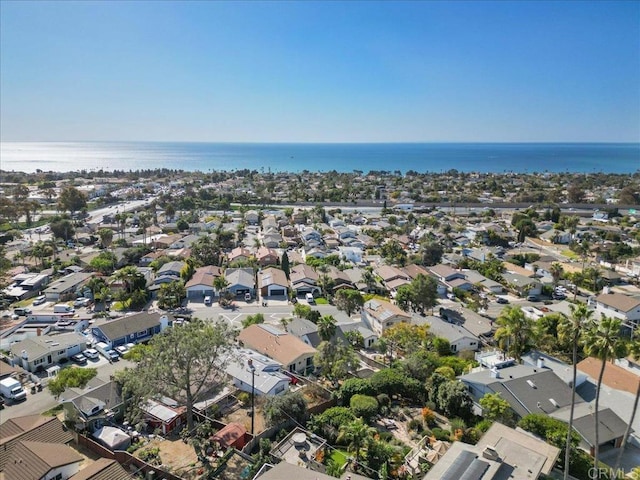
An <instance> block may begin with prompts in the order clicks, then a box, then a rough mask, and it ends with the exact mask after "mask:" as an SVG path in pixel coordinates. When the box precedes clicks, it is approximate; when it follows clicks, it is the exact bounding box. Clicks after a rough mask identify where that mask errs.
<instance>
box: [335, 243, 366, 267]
mask: <svg viewBox="0 0 640 480" xmlns="http://www.w3.org/2000/svg"><path fill="white" fill-rule="evenodd" d="M338 252H340V258H341V259H343V260H344V261H345V262H352V263H362V255H363V254H364V252H363V251H362V248H361V247H344V246H342V247H338Z"/></svg>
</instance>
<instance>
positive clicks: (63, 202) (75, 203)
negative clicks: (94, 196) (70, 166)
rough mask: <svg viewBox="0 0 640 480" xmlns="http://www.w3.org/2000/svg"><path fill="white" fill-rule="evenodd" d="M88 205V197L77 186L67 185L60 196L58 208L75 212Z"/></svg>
mask: <svg viewBox="0 0 640 480" xmlns="http://www.w3.org/2000/svg"><path fill="white" fill-rule="evenodd" d="M86 207H87V197H86V196H85V194H84V193H82V192H81V191H80V190H78V189H77V188H75V187H65V188H64V189H62V192H60V196H59V197H58V208H59V209H60V211H62V212H69V213H71V215H73V214H74V213H75V212H78V211H80V210H82V209H83V208H86Z"/></svg>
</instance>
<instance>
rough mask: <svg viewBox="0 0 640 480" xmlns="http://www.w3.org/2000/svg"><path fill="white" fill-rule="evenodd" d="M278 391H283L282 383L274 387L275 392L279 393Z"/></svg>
mask: <svg viewBox="0 0 640 480" xmlns="http://www.w3.org/2000/svg"><path fill="white" fill-rule="evenodd" d="M280 392H284V385H280V386H279V387H276V390H275V393H280Z"/></svg>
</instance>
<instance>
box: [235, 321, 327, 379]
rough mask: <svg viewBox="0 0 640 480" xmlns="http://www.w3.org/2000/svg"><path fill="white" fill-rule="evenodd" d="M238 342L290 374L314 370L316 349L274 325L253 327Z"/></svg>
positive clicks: (239, 337)
mask: <svg viewBox="0 0 640 480" xmlns="http://www.w3.org/2000/svg"><path fill="white" fill-rule="evenodd" d="M238 340H239V341H240V342H241V343H242V344H243V345H244V346H245V347H247V348H251V349H252V350H255V351H256V352H259V353H261V354H263V355H266V356H267V357H269V358H272V359H274V360H276V361H278V362H280V363H281V364H282V365H284V366H285V368H286V369H287V370H288V371H289V372H293V373H305V372H307V371H310V370H313V357H314V355H315V354H316V353H317V351H316V349H315V348H313V347H312V346H310V345H307V344H306V343H304V342H303V341H302V340H300V339H298V338H296V337H295V336H293V335H291V334H289V333H287V332H284V331H282V330H280V329H278V328H276V327H274V326H273V325H267V324H258V325H251V326H249V327H247V328H245V329H243V330H242V331H241V332H240V334H239V335H238Z"/></svg>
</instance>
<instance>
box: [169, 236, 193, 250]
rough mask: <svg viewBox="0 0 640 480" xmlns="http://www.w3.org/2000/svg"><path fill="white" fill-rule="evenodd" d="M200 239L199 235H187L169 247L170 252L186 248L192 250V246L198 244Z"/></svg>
mask: <svg viewBox="0 0 640 480" xmlns="http://www.w3.org/2000/svg"><path fill="white" fill-rule="evenodd" d="M199 238H200V237H199V236H198V235H186V236H184V237H182V238H180V239H178V240H176V241H175V242H173V243H172V244H171V245H169V250H181V249H184V248H191V245H192V244H193V243H194V242H196V241H197V240H198V239H199Z"/></svg>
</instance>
